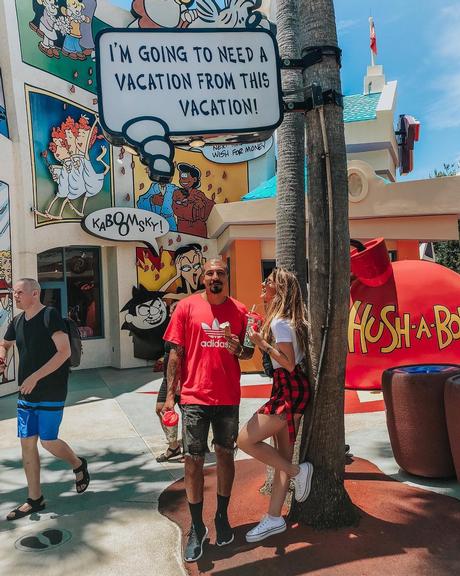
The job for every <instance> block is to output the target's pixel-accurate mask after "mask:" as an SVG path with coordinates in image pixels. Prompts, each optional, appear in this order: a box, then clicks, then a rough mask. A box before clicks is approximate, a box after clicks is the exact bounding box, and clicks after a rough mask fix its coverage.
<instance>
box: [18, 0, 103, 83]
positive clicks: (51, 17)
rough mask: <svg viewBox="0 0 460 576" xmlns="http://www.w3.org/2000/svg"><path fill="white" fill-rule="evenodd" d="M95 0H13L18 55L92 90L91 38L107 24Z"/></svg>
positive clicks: (28, 61) (32, 63)
mask: <svg viewBox="0 0 460 576" xmlns="http://www.w3.org/2000/svg"><path fill="white" fill-rule="evenodd" d="M96 8H97V0H83V1H82V0H16V13H17V18H18V25H19V38H20V43H21V53H22V59H23V61H24V62H25V63H26V64H30V65H31V66H35V67H36V68H39V69H40V70H44V71H45V72H48V73H50V74H53V75H55V76H58V77H59V78H62V79H63V80H67V81H69V82H72V84H76V85H77V86H80V87H81V88H84V89H85V90H88V91H90V92H93V93H94V92H95V85H94V81H95V78H94V76H93V74H94V38H95V36H96V34H97V32H98V31H99V30H101V29H103V28H107V24H105V23H104V22H102V21H101V20H98V19H97V18H96V17H95V15H94V14H95V11H96Z"/></svg>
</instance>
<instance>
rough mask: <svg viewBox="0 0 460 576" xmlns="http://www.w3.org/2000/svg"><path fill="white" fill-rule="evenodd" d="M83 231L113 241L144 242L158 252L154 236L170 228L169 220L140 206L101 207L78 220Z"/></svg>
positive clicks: (166, 231)
mask: <svg viewBox="0 0 460 576" xmlns="http://www.w3.org/2000/svg"><path fill="white" fill-rule="evenodd" d="M81 227H82V228H83V230H84V231H85V232H87V233H88V234H91V235H92V236H97V237H98V238H104V239H106V240H112V241H113V242H143V243H144V244H145V245H146V246H147V247H148V248H150V249H151V250H153V252H154V253H155V254H158V252H159V251H158V244H157V240H156V239H157V238H160V237H161V236H164V235H165V234H167V233H168V232H169V224H168V221H167V220H166V219H165V218H163V216H160V215H159V214H155V213H154V212H150V211H148V210H142V209H141V208H129V207H125V208H104V209H102V210H96V211H95V212H92V213H91V214H88V215H87V216H86V217H85V219H84V220H82V221H81Z"/></svg>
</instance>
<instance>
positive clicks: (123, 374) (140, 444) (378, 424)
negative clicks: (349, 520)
mask: <svg viewBox="0 0 460 576" xmlns="http://www.w3.org/2000/svg"><path fill="white" fill-rule="evenodd" d="M160 380H161V378H160V375H159V374H153V373H152V372H151V371H150V370H149V369H136V370H123V371H119V370H115V369H109V368H107V369H100V370H87V371H77V372H75V373H73V374H72V377H71V381H70V388H69V395H68V400H67V408H66V410H65V413H64V421H63V424H62V428H61V431H62V438H63V439H65V440H67V441H68V442H69V443H70V444H71V445H72V446H73V448H74V449H75V451H76V452H77V454H82V455H84V456H85V457H87V458H88V460H89V462H90V471H91V474H92V482H91V485H90V487H89V489H88V490H87V492H86V493H85V494H82V495H77V494H76V493H75V488H74V482H73V474H72V473H71V472H70V471H69V470H68V469H66V467H65V465H64V464H63V463H61V462H59V461H56V460H55V459H54V458H52V457H51V456H48V454H47V453H46V452H45V451H44V450H41V455H42V484H43V492H44V494H45V496H46V499H47V503H48V504H47V508H46V511H45V512H46V513H44V514H39V515H38V514H37V515H33V516H31V517H28V518H25V519H23V520H20V521H17V522H11V523H10V522H6V521H3V520H2V518H4V516H5V515H6V514H7V512H8V511H9V510H11V509H12V508H13V507H15V506H16V505H17V504H18V503H19V502H22V501H23V499H24V497H25V489H24V486H25V479H24V474H23V470H22V464H21V460H20V450H19V445H18V440H17V439H16V422H15V400H16V398H15V396H9V397H7V398H2V399H0V478H1V482H0V573H4V574H10V573H11V574H14V575H15V576H30V574H31V573H32V572H33V574H34V576H41V575H42V574H43V575H45V574H46V576H54V575H59V576H61V575H63V574H65V575H66V576H73V575H77V574H79V575H80V574H82V573H84V574H85V575H88V576H93V575H97V576H105V575H111V576H113V575H115V576H125V575H127V574H130V573H136V574H137V575H138V576H143V575H149V576H151V575H152V574H161V575H163V574H164V575H167V576H176V575H181V576H182V575H184V574H185V571H184V567H183V564H182V561H181V550H180V547H181V534H180V530H179V528H178V526H177V525H176V524H175V523H173V522H171V521H170V520H169V519H168V518H166V517H165V516H163V515H161V514H160V513H159V512H158V500H159V497H160V494H161V493H162V492H163V491H164V490H165V489H166V488H167V487H168V486H170V485H171V484H172V483H174V482H175V481H176V480H179V479H180V478H181V477H182V469H183V466H182V465H181V464H171V463H167V464H158V463H157V462H156V461H155V458H154V457H155V455H158V454H160V453H161V452H162V451H163V449H164V447H165V445H164V439H163V432H162V430H161V427H160V424H159V422H158V419H157V418H156V415H155V414H154V410H153V407H154V403H155V398H156V396H155V394H154V393H155V392H156V391H157V390H158V388H159V385H160ZM267 383H268V380H267V379H266V378H264V377H262V376H261V375H258V374H257V375H248V376H244V378H243V384H244V385H245V388H244V394H243V396H245V398H244V399H243V401H242V407H241V420H242V421H245V420H246V419H247V418H248V417H249V416H250V415H251V414H252V413H253V412H254V410H255V409H256V408H257V407H258V406H259V405H260V404H261V402H262V401H261V399H260V394H259V393H258V392H259V391H260V389H261V387H260V385H261V384H262V385H263V384H267ZM347 394H348V393H347ZM353 394H355V393H353ZM361 401H362V404H365V403H368V406H369V408H367V407H366V408H364V409H365V410H367V409H369V410H370V411H371V410H374V409H381V404H380V405H378V404H376V403H377V402H381V397H380V396H379V395H372V394H371V395H370V394H369V393H364V394H362V395H361V399H360V400H359V402H361ZM356 402H357V400H356V398H355V399H354V401H353V402H352V404H353V409H352V411H356V406H357V404H356ZM346 427H347V442H348V443H350V444H351V445H352V450H353V452H354V454H356V455H358V456H360V457H362V458H365V459H368V460H370V461H371V462H373V463H374V464H376V465H377V466H378V467H379V468H380V469H381V470H382V471H383V472H385V473H386V474H388V475H390V476H392V477H393V478H395V479H398V480H408V478H406V477H404V476H403V475H401V474H400V473H399V471H398V467H397V465H396V463H395V462H394V460H393V458H392V454H391V449H390V446H389V441H388V436H387V433H386V426H385V419H384V413H383V412H381V411H376V412H370V413H355V414H349V415H347V416H346ZM238 458H244V455H243V454H239V456H238ZM212 465H213V455H212V454H211V455H210V458H209V466H212ZM423 487H424V488H427V489H432V490H436V491H443V492H444V493H446V494H449V495H451V496H453V497H456V498H460V486H459V485H458V484H456V483H435V482H429V481H428V482H425V483H423ZM186 528H187V526H184V529H186ZM53 529H59V530H66V531H68V533H66V534H65V536H66V537H68V538H70V539H69V541H67V542H65V543H62V544H61V545H60V546H56V547H50V546H49V544H50V543H51V541H52V540H53V539H54V538H55V537H56V533H55V532H50V531H49V530H53ZM44 531H45V532H46V531H47V532H46V534H47V537H44V536H42V535H41V533H42V532H44ZM59 534H60V533H59ZM28 536H31V537H34V536H35V537H38V542H39V543H40V546H43V547H44V548H43V549H40V550H39V551H24V550H20V549H18V548H17V547H16V546H17V543H18V542H21V541H23V538H25V537H28ZM59 538H62V534H60V536H59V535H58V537H57V540H59ZM35 542H37V540H35Z"/></svg>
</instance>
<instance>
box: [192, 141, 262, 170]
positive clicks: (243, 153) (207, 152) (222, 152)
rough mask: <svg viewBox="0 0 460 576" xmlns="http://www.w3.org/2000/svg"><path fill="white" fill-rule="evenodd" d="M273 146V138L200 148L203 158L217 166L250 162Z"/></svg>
mask: <svg viewBox="0 0 460 576" xmlns="http://www.w3.org/2000/svg"><path fill="white" fill-rule="evenodd" d="M272 146H273V136H270V138H269V139H268V140H264V141H263V142H245V143H242V144H210V145H209V146H203V147H202V148H198V149H197V150H199V151H200V152H202V154H203V156H204V157H205V158H207V159H208V160H210V161H211V162H216V163H217V164H235V163H237V162H248V161H249V160H255V159H256V158H259V157H260V156H263V155H264V154H266V153H267V152H268V151H269V150H270V148H271V147H272Z"/></svg>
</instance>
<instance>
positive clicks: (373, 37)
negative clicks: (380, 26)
mask: <svg viewBox="0 0 460 576" xmlns="http://www.w3.org/2000/svg"><path fill="white" fill-rule="evenodd" d="M369 26H370V48H371V50H372V52H373V53H374V54H375V55H377V37H376V35H375V26H374V19H373V18H372V16H371V17H370V18H369Z"/></svg>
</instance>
